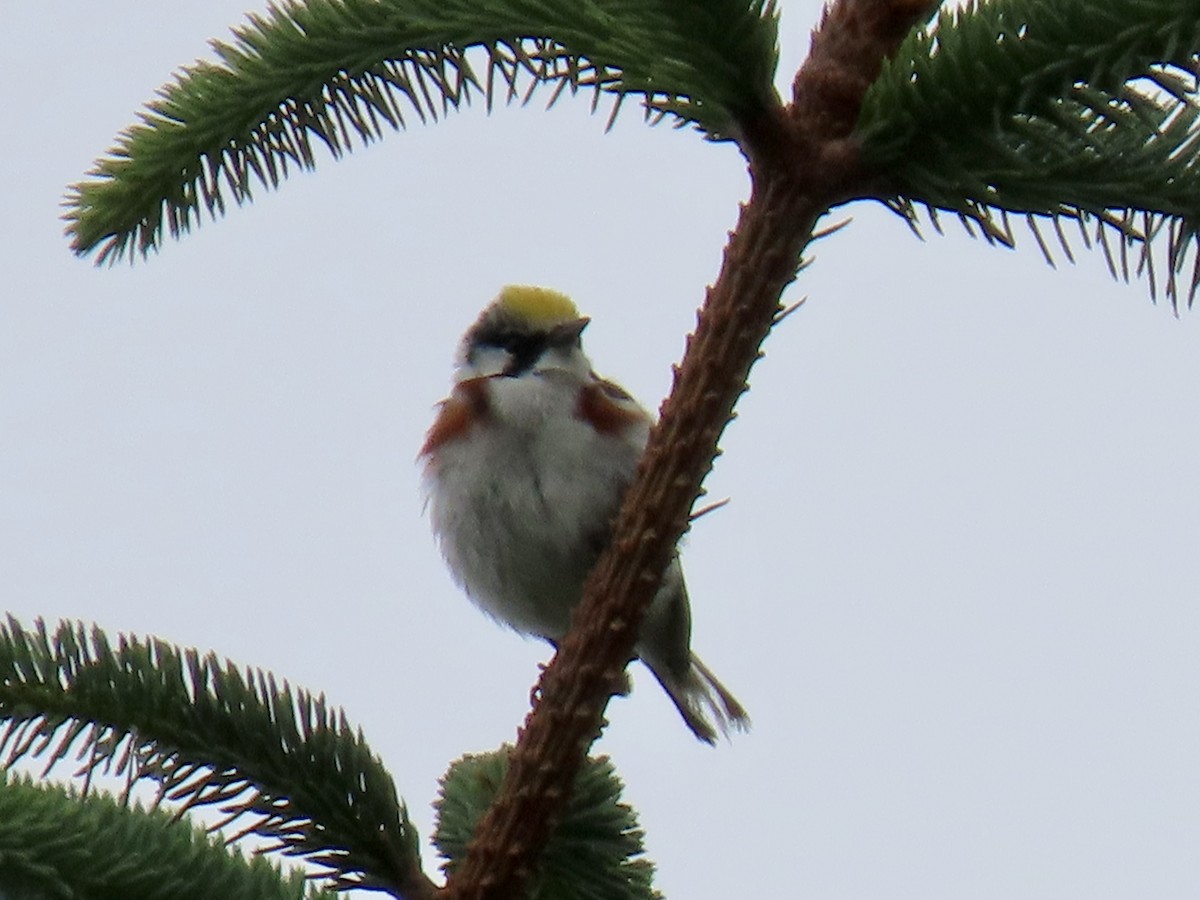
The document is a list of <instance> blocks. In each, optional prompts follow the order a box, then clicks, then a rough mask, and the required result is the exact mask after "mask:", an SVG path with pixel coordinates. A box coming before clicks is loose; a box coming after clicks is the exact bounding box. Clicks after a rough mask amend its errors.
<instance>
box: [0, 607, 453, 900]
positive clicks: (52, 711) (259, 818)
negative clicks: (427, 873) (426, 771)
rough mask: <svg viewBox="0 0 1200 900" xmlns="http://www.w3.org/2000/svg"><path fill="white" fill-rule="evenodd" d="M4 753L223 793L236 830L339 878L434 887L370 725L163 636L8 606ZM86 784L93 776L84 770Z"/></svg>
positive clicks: (421, 892)
mask: <svg viewBox="0 0 1200 900" xmlns="http://www.w3.org/2000/svg"><path fill="white" fill-rule="evenodd" d="M0 722H2V729H0V753H5V754H6V756H5V760H4V765H6V766H8V765H12V764H13V763H14V762H15V761H16V760H18V759H21V758H24V757H41V758H44V759H45V760H46V771H47V772H49V771H50V769H51V768H52V767H53V766H55V765H56V764H58V763H59V762H61V761H62V760H64V759H66V758H67V757H68V756H70V755H72V754H74V756H75V758H76V759H77V760H78V761H79V762H80V767H79V770H78V771H77V773H76V774H77V775H82V776H84V777H85V778H90V776H91V775H92V774H93V773H95V772H97V771H104V772H111V773H114V774H116V775H118V776H122V775H123V776H125V777H127V778H128V779H129V780H130V782H131V783H132V782H133V781H136V780H138V779H151V780H153V781H154V782H157V784H158V790H159V796H160V799H166V800H170V801H172V802H175V803H179V804H181V807H180V812H181V813H182V812H184V811H186V810H188V809H190V808H193V807H197V806H206V805H211V806H216V807H217V808H219V809H220V811H221V812H222V813H223V814H224V815H225V816H226V819H225V821H224V822H223V823H222V825H223V826H224V825H230V824H233V823H235V822H236V823H238V825H239V826H240V827H241V831H240V832H239V833H238V834H237V835H236V836H235V837H234V838H232V840H236V839H237V838H239V837H243V836H245V835H250V834H254V835H257V836H259V837H261V838H265V839H266V840H268V841H269V842H271V845H270V846H269V847H268V848H267V849H268V850H278V851H281V852H283V853H284V854H285V855H289V856H298V857H304V858H306V859H308V860H309V861H310V862H312V863H314V864H316V865H317V866H319V867H321V868H322V869H323V870H324V872H325V874H326V875H327V876H328V877H329V878H330V879H331V882H332V884H333V886H334V887H335V888H339V889H340V888H346V887H368V888H378V889H384V890H390V891H393V892H394V893H395V894H396V895H397V896H405V897H410V898H411V897H425V896H431V895H432V893H431V892H432V890H433V888H432V885H431V884H430V883H429V882H428V880H427V879H426V878H425V877H424V876H423V875H422V874H421V872H420V860H419V855H418V849H417V836H416V833H415V831H414V829H413V827H412V825H411V824H410V823H409V821H408V815H407V812H406V810H405V808H404V806H403V804H402V803H400V802H399V800H398V799H397V797H396V790H395V786H394V785H393V784H392V780H391V777H390V776H389V775H388V774H387V772H386V771H385V770H384V768H383V766H382V764H381V763H380V762H379V760H378V758H377V757H375V756H374V754H372V753H371V751H370V749H369V748H368V747H367V745H366V743H365V741H364V740H363V737H362V734H361V732H355V731H352V730H351V728H350V726H349V725H348V724H347V722H346V720H345V716H344V715H343V714H342V713H341V712H340V711H334V710H331V709H329V708H328V707H327V706H326V705H325V700H324V698H323V697H313V696H312V695H311V694H309V693H307V692H305V691H302V690H297V689H293V688H292V687H291V686H289V685H288V684H287V683H286V682H284V683H283V684H278V683H276V681H275V678H274V676H271V675H264V674H263V673H262V672H261V671H255V670H247V671H246V672H245V673H244V674H243V673H242V672H239V671H238V669H237V668H236V667H235V666H233V664H232V663H224V664H222V663H221V662H220V660H218V659H217V658H216V657H215V656H214V655H212V654H209V655H208V656H201V655H200V654H199V653H197V652H196V651H194V650H188V651H186V652H180V651H179V650H178V649H176V648H174V647H172V646H171V645H169V644H167V643H165V642H163V641H159V640H145V641H143V640H140V639H138V638H132V637H121V638H120V640H119V642H118V644H117V646H116V647H113V646H111V645H110V643H109V641H108V639H107V638H106V637H105V636H104V634H103V633H102V632H101V631H100V630H99V629H92V630H91V632H90V634H89V632H88V631H87V630H86V629H85V628H84V626H83V625H81V624H75V625H71V624H70V623H62V624H60V625H59V627H58V628H57V629H56V630H55V631H54V632H53V633H50V632H48V631H47V629H46V627H45V625H44V624H43V623H42V622H41V621H40V620H39V621H38V622H37V624H36V627H35V628H34V630H32V631H28V630H26V629H25V628H23V627H22V626H21V624H20V623H19V622H18V621H17V620H16V619H14V618H13V617H11V616H9V618H8V622H7V625H6V626H0ZM85 784H86V782H85Z"/></svg>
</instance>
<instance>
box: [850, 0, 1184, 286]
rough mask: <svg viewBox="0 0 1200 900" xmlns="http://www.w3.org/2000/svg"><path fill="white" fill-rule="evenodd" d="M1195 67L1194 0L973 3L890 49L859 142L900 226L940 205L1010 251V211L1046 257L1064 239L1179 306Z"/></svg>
mask: <svg viewBox="0 0 1200 900" xmlns="http://www.w3.org/2000/svg"><path fill="white" fill-rule="evenodd" d="M1198 74H1200V0H1106V2H1104V3H1095V2H1092V0H1054V2H1045V0H992V2H986V3H972V4H971V5H970V6H968V7H965V8H962V9H958V10H954V11H946V12H943V13H942V14H941V16H940V17H939V19H938V21H937V23H936V25H935V26H934V27H931V28H929V29H927V30H920V31H917V32H915V33H914V34H913V35H911V36H910V37H909V38H908V40H907V41H905V42H904V44H903V45H902V47H901V48H900V50H899V52H898V53H897V54H896V56H895V58H894V59H892V60H891V62H890V63H889V64H888V65H887V66H885V67H884V71H883V73H882V75H881V77H880V78H879V79H878V80H877V81H876V82H875V84H874V85H873V86H872V87H871V90H870V91H869V92H868V94H867V98H866V101H865V102H864V104H863V109H862V115H861V117H860V120H859V123H858V128H857V136H858V138H859V140H860V141H861V142H862V146H863V154H864V157H865V159H866V161H867V162H868V164H869V165H871V166H872V167H873V168H874V169H875V170H876V171H877V172H878V173H879V174H880V178H881V184H880V186H879V190H878V194H877V195H878V196H880V197H882V198H884V199H886V201H887V202H888V204H889V205H890V206H891V207H892V208H893V209H894V210H895V211H897V212H898V213H900V214H901V215H903V216H905V217H906V218H907V219H908V220H909V222H910V223H911V224H914V225H915V224H916V222H917V220H918V210H919V209H924V210H925V211H926V212H927V214H928V217H929V219H930V220H931V222H932V223H933V225H934V227H935V228H938V227H939V223H938V219H937V212H938V211H943V212H949V213H951V214H953V215H955V216H957V217H958V218H959V219H960V220H961V221H962V222H963V224H964V225H966V226H967V227H968V230H969V231H972V232H973V231H974V230H976V229H977V230H978V231H979V233H980V234H981V236H982V237H983V238H984V239H985V240H989V241H992V242H996V243H1000V244H1004V245H1011V244H1013V243H1014V241H1015V235H1014V231H1013V221H1014V220H1016V221H1021V220H1024V221H1025V222H1026V223H1027V224H1028V226H1029V228H1030V230H1031V233H1032V235H1033V237H1034V239H1035V241H1036V242H1037V244H1038V246H1039V247H1040V249H1041V250H1042V252H1043V254H1044V255H1045V256H1046V258H1047V260H1048V261H1049V262H1050V263H1051V264H1053V262H1054V259H1053V250H1052V247H1053V246H1054V245H1057V246H1058V247H1059V248H1060V249H1061V250H1062V251H1063V253H1064V254H1065V256H1066V257H1067V258H1068V259H1071V260H1073V254H1072V250H1071V246H1070V241H1071V240H1072V235H1077V237H1076V238H1075V239H1076V240H1078V241H1079V242H1080V243H1082V245H1083V246H1084V247H1085V248H1091V247H1093V246H1095V247H1098V248H1099V249H1100V250H1101V251H1102V252H1103V253H1104V256H1105V260H1106V262H1107V264H1108V266H1109V269H1110V271H1111V272H1112V273H1113V275H1114V276H1118V277H1121V278H1123V279H1125V280H1129V278H1130V277H1131V274H1136V275H1143V276H1145V277H1146V278H1147V279H1148V281H1149V285H1150V291H1151V295H1152V296H1156V295H1157V293H1158V291H1159V290H1165V293H1166V294H1167V296H1168V297H1169V298H1170V300H1171V303H1172V305H1173V306H1176V305H1177V304H1178V302H1179V299H1180V298H1181V297H1185V298H1186V301H1187V303H1188V305H1189V306H1190V305H1191V303H1192V300H1193V298H1194V296H1195V293H1196V290H1197V287H1198V285H1200V256H1198V255H1197V252H1196V251H1197V247H1198V244H1197V240H1198V232H1197V225H1198V223H1200V152H1198V151H1200V91H1198V88H1200V84H1198V81H1197V76H1198ZM1042 227H1045V228H1046V230H1047V232H1048V233H1049V236H1050V237H1049V240H1047V238H1046V237H1045V236H1044V235H1043V234H1042V230H1041V229H1042ZM939 230H940V229H939ZM1189 260H1191V261H1192V263H1193V265H1192V268H1191V271H1190V272H1187V273H1186V274H1185V269H1186V268H1187V264H1188V261H1189ZM1181 276H1182V277H1181Z"/></svg>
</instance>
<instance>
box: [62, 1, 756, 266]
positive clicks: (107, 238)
mask: <svg viewBox="0 0 1200 900" xmlns="http://www.w3.org/2000/svg"><path fill="white" fill-rule="evenodd" d="M775 38H776V11H775V8H774V2H773V0H691V2H680V0H617V2H607V3H603V4H600V3H594V2H587V3H579V2H577V0H507V2H503V3H499V2H479V0H307V2H299V0H286V2H284V3H282V4H281V5H278V6H273V7H271V8H270V10H269V11H268V12H267V13H266V14H265V15H252V16H250V18H249V22H248V23H247V24H245V25H243V26H241V27H239V28H237V29H235V31H234V37H233V40H232V42H222V41H216V42H214V43H213V49H214V51H215V52H216V55H217V57H218V61H217V62H215V63H213V62H197V63H196V64H195V65H193V66H191V67H189V68H186V69H184V70H183V71H182V72H181V73H180V74H179V75H177V76H176V78H175V80H174V81H173V82H172V83H170V84H168V85H166V86H165V87H164V88H162V89H161V90H160V91H159V98H158V99H157V100H155V101H153V102H151V103H150V104H148V107H147V109H146V110H145V111H144V112H143V113H142V115H141V119H142V121H141V123H140V124H137V125H134V126H133V127H131V128H129V129H128V130H127V131H125V132H124V133H123V134H121V135H120V136H119V137H118V138H117V143H116V145H115V146H114V147H113V148H112V149H111V150H110V151H109V155H108V156H107V157H106V158H103V159H101V160H99V161H98V162H97V164H96V167H95V168H94V169H93V170H92V172H91V173H90V176H91V177H90V179H89V180H87V181H84V182H82V183H79V184H76V185H74V186H73V187H72V188H71V190H70V192H69V194H68V196H67V200H66V206H67V213H66V216H65V218H66V220H67V222H68V226H67V231H68V233H69V234H70V235H71V238H72V247H73V249H74V250H75V251H76V252H77V253H80V254H84V253H89V252H91V251H93V250H96V249H97V248H98V249H99V254H98V261H99V262H104V261H109V262H112V261H116V260H118V259H120V258H122V257H133V256H134V255H136V254H142V255H145V254H147V253H149V252H150V251H152V250H155V249H157V248H158V246H159V245H160V243H161V241H162V238H163V235H164V232H169V233H170V234H171V235H172V236H175V235H179V234H181V233H184V232H187V231H189V230H190V229H191V228H192V227H193V226H195V225H197V224H199V222H200V221H201V219H202V216H203V215H204V214H205V213H207V214H208V215H210V216H213V217H216V216H219V215H221V214H223V213H224V212H225V210H226V208H227V206H228V204H229V202H230V201H232V202H233V203H236V204H242V203H245V202H246V201H248V200H250V199H251V197H252V195H253V192H254V190H256V189H257V188H259V187H264V188H274V187H277V186H278V185H279V183H280V181H282V180H283V179H284V178H286V177H287V176H288V175H289V174H290V173H291V171H293V170H294V169H297V168H300V169H311V168H312V167H313V166H314V165H315V164H316V159H317V155H316V152H315V148H316V147H317V145H323V146H324V147H325V148H326V149H327V150H328V151H329V153H330V154H331V155H332V156H334V157H338V156H340V155H341V154H342V153H344V152H346V151H347V150H349V149H350V148H351V147H353V146H354V145H355V143H362V144H366V143H370V142H371V141H374V140H376V139H378V138H380V137H382V135H383V134H384V133H385V130H387V129H400V128H403V127H405V125H406V124H407V122H408V120H409V119H410V118H415V119H416V120H418V121H421V122H425V121H427V120H435V119H437V118H438V116H439V115H444V114H446V113H447V112H449V111H450V110H451V109H457V108H459V107H460V106H462V105H464V104H467V103H469V102H470V101H471V98H472V97H473V96H478V95H480V94H482V96H483V99H484V101H485V103H486V105H487V107H488V108H489V109H490V108H491V107H492V105H493V103H494V102H495V101H496V100H497V99H498V95H499V98H502V99H503V101H504V102H513V101H514V100H518V99H519V100H521V102H527V101H528V100H529V99H530V96H531V95H532V93H533V92H534V90H535V89H536V88H538V87H539V86H543V85H545V86H549V87H551V88H552V93H551V96H550V102H551V103H553V102H555V101H556V100H557V99H558V98H559V97H561V96H562V94H563V93H564V91H569V92H570V93H575V92H577V91H579V90H580V89H583V90H590V91H592V93H593V99H592V102H593V109H594V108H596V106H597V104H598V101H599V99H600V97H601V96H602V95H608V96H611V97H612V98H613V99H614V106H613V110H612V115H613V116H615V115H616V113H617V110H618V109H619V108H620V106H621V102H622V101H623V100H624V99H626V98H627V97H630V96H633V97H635V98H637V99H638V100H639V101H640V102H641V103H642V105H643V107H644V109H645V111H646V115H647V117H648V119H649V120H650V121H653V122H657V121H660V120H662V119H664V118H670V119H673V120H674V121H675V122H676V123H677V124H680V125H683V124H691V125H694V126H696V127H697V128H699V129H700V130H701V131H703V132H704V133H705V134H706V135H707V136H709V137H711V138H714V139H721V138H728V137H730V136H734V135H736V134H737V133H738V130H739V122H740V121H742V120H744V119H746V118H750V117H753V116H754V115H756V114H758V113H759V111H760V110H761V109H763V108H764V107H765V106H767V105H769V104H770V102H772V98H773V96H774V89H773V87H772V86H771V78H772V75H773V73H774V69H775V62H776V55H777V54H776V47H775ZM472 53H474V54H475V57H476V58H478V59H481V61H482V63H483V65H484V67H485V69H486V73H485V76H484V78H483V79H482V84H481V81H480V79H479V78H478V77H477V76H476V74H475V69H474V67H473V65H472V63H471V61H470V59H469V55H471V54H472ZM611 121H612V119H611V117H610V120H609V122H610V124H611Z"/></svg>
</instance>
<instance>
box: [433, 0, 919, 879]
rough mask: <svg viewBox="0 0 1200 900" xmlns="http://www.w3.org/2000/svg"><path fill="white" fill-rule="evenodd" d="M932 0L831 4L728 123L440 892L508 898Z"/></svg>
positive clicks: (857, 173)
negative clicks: (590, 526)
mask: <svg viewBox="0 0 1200 900" xmlns="http://www.w3.org/2000/svg"><path fill="white" fill-rule="evenodd" d="M937 5H938V4H937V2H936V0H838V2H835V3H834V4H833V5H832V6H831V7H830V9H829V10H828V11H827V13H826V15H825V17H824V19H823V21H822V23H821V26H820V28H819V29H818V30H817V31H816V32H815V33H814V35H813V42H812V51H811V53H810V56H809V58H808V61H807V62H806V63H805V64H804V66H803V67H802V68H801V70H800V72H799V73H798V74H797V76H796V80H795V84H794V86H793V97H794V100H793V103H792V104H791V105H790V106H787V107H783V106H777V107H775V108H774V109H772V110H770V111H769V113H768V114H767V115H765V116H763V117H762V118H761V119H759V120H757V121H754V122H746V123H742V124H743V126H744V128H745V131H744V134H743V136H742V139H741V140H740V144H741V148H742V150H743V152H744V153H745V154H746V156H747V158H748V159H749V161H750V174H751V178H752V185H753V188H752V192H751V197H750V200H749V201H748V202H747V203H745V204H744V205H743V206H742V208H741V213H740V215H739V218H738V224H737V228H736V230H735V231H734V232H733V233H732V234H731V235H730V240H729V244H728V246H727V247H726V250H725V256H724V260H723V263H722V266H721V271H720V273H719V275H718V277H717V280H716V281H715V282H714V284H713V286H712V287H711V288H709V289H708V291H707V296H706V298H705V303H704V307H703V309H702V310H701V313H700V318H699V323H698V325H697V328H696V331H695V333H694V334H693V335H692V336H691V337H690V339H689V340H688V345H687V351H686V353H685V355H684V358H683V362H682V364H681V365H680V366H679V367H678V368H677V369H676V372H675V384H674V389H673V390H672V392H671V395H670V397H669V398H668V399H667V401H666V403H665V404H664V405H663V408H662V411H661V417H660V419H659V423H658V425H657V427H656V428H655V429H654V431H653V433H652V434H651V437H650V443H649V445H648V447H647V448H646V453H645V456H644V457H643V459H642V465H641V467H640V469H639V472H638V477H637V479H636V480H635V482H634V484H633V486H632V487H631V488H630V490H629V493H628V495H627V496H626V497H625V502H624V504H623V505H622V507H621V511H620V514H619V516H618V518H617V521H616V524H615V526H614V535H613V540H612V543H611V545H610V547H609V548H608V550H607V551H606V552H605V553H604V555H603V556H602V557H601V558H600V560H599V562H598V563H597V565H596V568H595V569H594V570H593V571H592V574H591V577H590V578H589V579H588V582H587V586H586V588H585V591H584V598H583V601H582V603H581V604H580V605H579V607H578V609H577V610H576V613H575V617H574V620H573V624H572V627H571V631H570V632H569V633H568V634H567V636H566V638H565V639H564V640H563V642H562V644H561V645H560V647H559V650H558V653H557V654H556V655H555V657H554V660H553V661H552V662H551V664H550V665H549V666H548V667H547V668H546V670H545V671H544V673H543V675H542V678H541V682H540V684H539V689H538V691H537V699H536V701H535V703H534V706H533V709H532V711H531V712H530V714H529V716H528V718H527V719H526V720H525V726H524V728H523V729H522V731H521V734H520V738H519V740H518V742H517V746H516V748H515V749H514V750H513V753H512V757H511V759H510V763H509V768H508V774H507V777H506V779H505V782H504V785H503V786H502V788H501V790H500V793H499V794H498V796H497V798H496V801H495V803H494V804H493V805H492V807H491V809H490V810H489V811H488V813H487V814H486V815H485V816H484V818H483V820H482V822H481V823H480V825H479V828H478V830H477V832H476V835H475V838H474V840H473V841H472V843H471V846H470V848H469V850H468V853H467V857H466V859H465V860H464V862H463V864H462V865H461V867H460V868H459V869H458V871H457V872H456V873H455V875H454V877H453V878H451V879H450V882H449V884H448V885H447V888H448V893H449V894H450V896H451V897H453V898H455V900H512V898H516V897H520V896H521V889H522V885H523V884H524V883H525V881H526V879H527V878H528V877H529V875H530V873H531V872H532V870H533V868H534V866H535V865H536V863H537V859H538V855H539V853H540V851H541V848H542V847H543V846H544V845H545V842H546V839H547V838H548V836H549V834H550V830H551V828H552V827H553V825H554V822H555V820H556V817H557V816H558V815H559V813H560V812H561V810H562V808H563V806H564V803H565V801H566V798H567V796H568V794H569V793H570V789H571V785H572V784H573V782H574V779H575V775H576V773H577V771H578V770H579V766H580V764H581V763H582V761H583V759H584V757H585V755H586V753H587V749H588V747H589V746H590V745H591V743H592V741H594V740H595V738H596V737H597V736H598V734H599V732H600V728H601V723H602V716H603V713H604V708H605V706H606V704H607V703H608V700H609V698H610V697H611V696H612V695H613V694H614V693H615V692H616V691H618V690H619V689H620V687H621V686H622V685H623V684H624V677H623V672H624V669H625V666H626V665H628V663H629V660H630V659H631V658H632V656H633V646H634V643H635V640H636V637H637V630H638V625H639V624H640V621H641V618H642V615H643V614H644V612H645V610H646V607H647V606H648V605H649V603H650V600H651V598H652V597H653V596H654V593H655V591H656V590H657V587H658V582H659V579H660V577H661V574H662V572H663V570H664V568H665V567H666V564H667V562H668V560H669V559H670V557H671V554H672V553H673V552H674V548H675V545H676V543H677V542H678V540H679V537H680V536H681V535H682V534H683V533H684V531H686V530H687V527H688V521H689V516H688V511H689V510H690V509H691V507H692V504H693V502H694V501H695V499H696V497H697V496H698V495H699V493H700V489H701V488H700V485H701V482H702V481H703V479H704V477H705V476H706V475H707V474H708V472H709V470H710V469H711V468H712V462H713V459H714V458H715V456H716V453H717V440H718V438H719V437H720V434H721V432H722V430H723V429H724V427H725V425H726V423H727V422H728V421H729V419H730V418H731V417H732V415H733V407H734V403H735V402H736V401H737V398H738V397H739V396H740V395H741V393H742V392H743V391H744V390H746V387H747V384H746V378H747V376H748V375H749V372H750V367H751V366H752V365H753V364H754V362H755V360H756V359H758V357H759V355H760V347H761V345H762V342H763V340H764V339H765V338H766V336H767V333H768V332H769V331H770V329H771V326H772V325H773V324H774V323H775V322H776V321H777V320H778V317H779V311H780V302H779V301H780V297H781V296H782V294H783V291H784V288H786V287H787V285H788V284H789V283H790V282H791V281H792V280H793V279H794V278H795V275H796V271H797V267H798V265H799V262H800V259H801V252H802V250H803V249H804V247H805V246H806V245H807V244H808V243H809V241H810V240H811V239H812V235H813V228H814V226H815V224H816V222H817V219H818V218H819V217H820V216H821V215H823V214H824V213H825V212H826V211H828V210H829V209H830V208H831V207H832V206H834V205H836V204H838V203H840V202H843V201H845V200H846V199H848V198H850V197H852V196H854V195H855V191H856V190H857V189H861V187H862V185H863V183H864V179H865V178H866V177H867V176H866V173H864V172H863V171H862V169H861V166H860V165H859V159H858V152H857V146H856V145H855V143H854V141H853V138H852V132H853V127H854V123H855V120H856V119H857V115H858V110H859V108H860V106H861V103H862V99H863V96H864V94H865V93H866V90H867V88H868V87H869V86H870V84H871V82H872V81H873V80H874V79H875V77H876V76H877V75H878V73H879V70H880V67H881V65H882V63H883V60H884V58H885V57H886V56H887V55H888V54H890V53H892V52H893V51H894V50H895V48H896V46H897V45H898V44H899V42H900V40H901V39H902V38H903V37H904V35H905V34H906V33H907V31H908V30H909V29H910V28H911V27H912V26H913V25H914V24H915V23H916V22H917V21H918V20H920V19H921V18H923V17H925V16H927V15H928V14H929V13H931V12H932V11H933V9H935V8H936V7H937Z"/></svg>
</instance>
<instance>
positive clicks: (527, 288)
mask: <svg viewBox="0 0 1200 900" xmlns="http://www.w3.org/2000/svg"><path fill="white" fill-rule="evenodd" d="M496 307H497V308H499V309H502V310H504V311H505V312H506V313H509V314H511V315H513V316H516V317H518V318H520V319H521V320H522V321H525V322H528V323H529V324H530V325H535V326H539V325H540V326H548V325H556V324H558V323H560V322H569V321H571V320H572V319H578V318H579V310H578V309H577V308H576V307H575V304H574V302H573V301H572V300H571V298H570V297H568V296H567V295H566V294H563V293H561V292H559V291H553V290H551V289H550V288H544V287H536V286H534V285H529V284H509V285H505V286H504V287H503V288H501V289H500V295H499V296H498V297H497V298H496Z"/></svg>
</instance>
